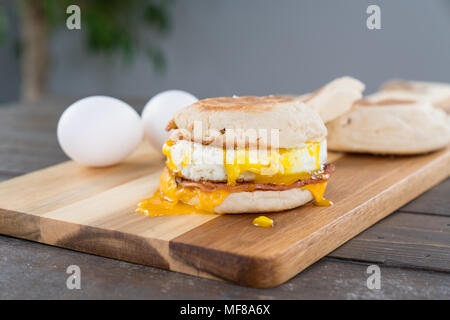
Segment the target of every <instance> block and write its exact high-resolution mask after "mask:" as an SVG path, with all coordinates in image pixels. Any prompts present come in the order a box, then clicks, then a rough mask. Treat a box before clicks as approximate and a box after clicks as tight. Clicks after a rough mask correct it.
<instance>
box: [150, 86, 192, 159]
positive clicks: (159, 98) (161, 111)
mask: <svg viewBox="0 0 450 320" xmlns="http://www.w3.org/2000/svg"><path fill="white" fill-rule="evenodd" d="M197 101H198V99H197V98H196V97H195V96H193V95H192V94H190V93H188V92H186V91H182V90H167V91H163V92H161V93H158V94H157V95H156V96H154V97H153V98H151V99H150V100H149V101H148V102H147V104H146V105H145V107H144V110H143V111H142V122H143V124H144V131H145V136H146V138H147V140H148V141H149V142H150V144H151V145H152V146H153V147H155V148H156V149H158V150H161V148H162V146H163V144H164V142H166V141H167V139H168V138H169V133H168V132H167V131H166V130H165V128H166V125H167V123H168V122H169V121H170V120H171V119H172V117H173V115H174V114H175V112H177V111H178V110H180V109H182V108H184V107H186V106H188V105H190V104H193V103H194V102H197Z"/></svg>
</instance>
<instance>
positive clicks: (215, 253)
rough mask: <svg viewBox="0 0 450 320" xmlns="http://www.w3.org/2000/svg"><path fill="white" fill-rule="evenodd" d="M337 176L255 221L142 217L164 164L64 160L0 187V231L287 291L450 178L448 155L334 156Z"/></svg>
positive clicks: (138, 157)
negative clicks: (315, 194)
mask: <svg viewBox="0 0 450 320" xmlns="http://www.w3.org/2000/svg"><path fill="white" fill-rule="evenodd" d="M329 161H330V162H334V163H335V164H336V171H335V173H334V174H333V176H332V177H331V179H330V181H329V183H328V189H327V192H326V197H327V198H328V199H331V200H333V201H334V203H335V205H334V206H333V207H316V206H314V205H311V204H308V205H305V206H303V207H301V208H297V209H294V210H290V211H286V212H282V213H270V214H267V216H268V217H270V218H272V219H273V220H274V222H275V225H274V227H273V228H268V229H266V228H258V227H255V226H253V225H252V220H253V218H255V217H256V216H257V215H255V214H244V215H224V216H220V215H182V216H162V217H146V216H142V215H139V214H136V213H135V212H134V210H135V207H136V203H137V202H138V201H139V200H141V199H144V198H146V197H148V196H150V195H152V194H153V192H154V191H155V190H156V188H157V186H158V178H159V174H160V172H161V169H162V167H163V165H164V164H163V159H162V157H161V156H160V155H159V154H158V153H156V152H155V151H153V150H151V149H150V147H146V146H142V147H141V148H140V149H139V150H138V151H137V152H136V153H134V154H133V155H132V156H131V157H130V158H129V159H128V160H127V161H126V162H124V163H123V164H121V165H118V166H114V167H110V168H104V169H92V168H91V169H89V168H83V167H81V166H79V165H77V164H76V163H74V162H71V161H69V162H65V163H62V164H59V165H56V166H52V167H49V168H47V169H43V170H40V171H36V172H33V173H30V174H27V175H24V176H21V177H17V178H14V179H12V180H9V181H6V182H3V183H1V184H0V233H2V234H6V235H10V236H13V237H18V238H24V239H29V240H33V241H39V242H42V243H46V244H51V245H55V246H59V247H64V248H69V249H74V250H79V251H83V252H88V253H93V254H98V255H101V256H105V257H111V258H116V259H121V260H126V261H131V262H135V263H140V264H145V265H150V266H155V267H159V268H164V269H169V270H173V271H179V272H183V273H188V274H192V275H196V276H201V277H208V278H215V279H225V280H229V281H233V282H236V283H238V284H241V285H246V286H252V287H271V286H275V285H278V284H281V283H283V282H284V281H286V280H288V279H290V278H291V277H293V276H295V275H296V274H297V273H299V272H300V271H302V270H303V269H305V268H307V267H308V266H310V265H311V264H312V263H314V262H315V261H317V260H319V259H320V258H321V257H323V256H325V255H326V254H328V253H330V252H331V251H333V250H334V249H336V248H337V247H339V246H340V245H342V244H343V243H345V242H346V241H348V240H349V239H351V238H352V237H354V236H355V235H357V234H358V233H360V232H361V231H363V230H364V229H366V228H368V227H369V226H371V225H373V224H374V223H375V222H377V221H379V220H380V219H382V218H384V217H385V216H387V215H388V214H390V213H391V212H393V211H395V210H396V209H397V208H399V207H401V206H402V205H403V204H405V203H407V202H408V201H410V200H412V199H413V198H415V197H417V196H418V195H419V194H421V193H422V192H424V191H425V190H427V189H429V188H431V187H432V186H434V185H436V184H437V183H439V182H440V181H441V180H444V179H445V178H446V177H448V176H449V174H450V148H447V149H445V150H442V151H440V152H436V153H432V154H428V155H424V156H415V157H376V156H368V155H344V154H336V153H330V156H329Z"/></svg>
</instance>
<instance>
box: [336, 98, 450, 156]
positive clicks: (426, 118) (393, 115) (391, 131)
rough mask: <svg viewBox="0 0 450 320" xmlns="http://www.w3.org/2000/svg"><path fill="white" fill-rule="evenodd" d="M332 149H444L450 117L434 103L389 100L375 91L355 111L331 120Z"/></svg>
mask: <svg viewBox="0 0 450 320" xmlns="http://www.w3.org/2000/svg"><path fill="white" fill-rule="evenodd" d="M327 128H328V148H329V149H330V150H334V151H345V152H357V153H373V154H393V155H408V154H420V153H427V152H431V151H435V150H438V149H441V148H444V147H446V146H447V145H448V143H449V142H450V119H449V116H448V115H447V114H446V113H445V112H444V111H443V110H441V109H438V108H435V107H434V106H433V105H432V104H431V102H429V101H426V100H422V101H418V100H397V99H392V98H390V99H385V96H384V95H379V94H374V95H372V96H368V97H367V98H366V99H365V100H361V101H359V102H357V103H355V106H354V109H353V111H351V112H349V113H347V114H345V115H343V116H341V117H339V118H337V119H335V120H333V121H331V122H329V123H327Z"/></svg>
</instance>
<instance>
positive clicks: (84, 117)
mask: <svg viewBox="0 0 450 320" xmlns="http://www.w3.org/2000/svg"><path fill="white" fill-rule="evenodd" d="M57 134H58V141H59V144H60V145H61V148H62V149H63V151H64V152H65V153H66V155H67V156H68V157H69V158H71V159H72V160H74V161H76V162H79V163H81V164H83V165H86V166H92V167H103V166H109V165H113V164H116V163H119V162H120V161H122V160H123V159H125V158H126V157H127V156H128V155H129V154H130V153H132V152H133V151H134V150H136V148H137V146H138V145H139V143H140V142H141V141H142V137H143V129H142V122H141V119H140V117H139V114H138V113H137V112H136V111H135V110H134V109H133V108H132V107H130V106H129V105H128V104H126V103H125V102H123V101H121V100H119V99H116V98H112V97H106V96H92V97H87V98H84V99H81V100H78V101H77V102H75V103H73V104H71V105H70V106H69V107H68V108H67V109H66V110H65V111H64V112H63V114H62V115H61V118H60V119H59V122H58V129H57Z"/></svg>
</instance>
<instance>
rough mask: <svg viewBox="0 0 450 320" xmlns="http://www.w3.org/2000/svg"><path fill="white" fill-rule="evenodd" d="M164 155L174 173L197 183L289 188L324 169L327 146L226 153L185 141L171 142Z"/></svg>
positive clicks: (317, 143) (321, 143) (315, 143)
mask: <svg viewBox="0 0 450 320" xmlns="http://www.w3.org/2000/svg"><path fill="white" fill-rule="evenodd" d="M163 153H164V154H165V155H166V156H167V167H168V168H169V169H170V171H171V172H173V173H174V174H176V175H178V176H181V177H183V178H186V179H190V180H194V181H200V180H208V181H214V182H222V181H223V182H225V181H226V182H227V183H228V184H230V185H234V184H236V182H239V181H246V182H247V181H253V182H255V183H273V184H290V183H294V182H295V181H297V180H299V179H302V178H307V177H309V176H310V173H311V172H314V171H317V170H320V169H321V168H322V166H323V165H324V164H325V162H326V160H327V145H326V139H325V138H323V139H322V140H320V141H312V142H306V143H305V144H304V146H301V147H299V148H290V149H276V150H266V151H264V150H249V149H236V150H233V149H231V150H224V149H223V148H220V147H214V146H207V145H202V144H199V143H195V142H191V141H186V140H179V141H176V142H175V141H171V140H169V141H167V142H166V144H165V145H164V147H163Z"/></svg>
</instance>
